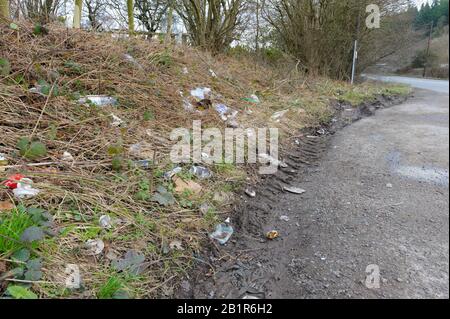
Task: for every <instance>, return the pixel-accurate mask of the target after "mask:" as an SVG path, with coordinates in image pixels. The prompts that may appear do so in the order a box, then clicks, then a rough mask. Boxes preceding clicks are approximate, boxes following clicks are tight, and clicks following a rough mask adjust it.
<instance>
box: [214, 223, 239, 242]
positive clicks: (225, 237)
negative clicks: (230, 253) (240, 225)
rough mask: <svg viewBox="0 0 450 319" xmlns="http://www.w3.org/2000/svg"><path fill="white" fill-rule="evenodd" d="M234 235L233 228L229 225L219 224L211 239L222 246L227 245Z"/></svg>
mask: <svg viewBox="0 0 450 319" xmlns="http://www.w3.org/2000/svg"><path fill="white" fill-rule="evenodd" d="M233 233H234V229H233V227H231V226H230V225H227V224H219V225H217V226H216V230H215V231H214V232H213V233H212V234H210V235H209V237H210V238H211V239H214V240H217V241H218V242H219V243H220V244H221V245H225V244H226V243H227V242H228V241H229V240H230V238H231V236H232V235H233Z"/></svg>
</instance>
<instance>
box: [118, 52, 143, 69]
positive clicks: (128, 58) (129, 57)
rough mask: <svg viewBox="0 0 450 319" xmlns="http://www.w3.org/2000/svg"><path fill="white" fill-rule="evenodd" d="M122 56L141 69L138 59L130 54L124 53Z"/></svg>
mask: <svg viewBox="0 0 450 319" xmlns="http://www.w3.org/2000/svg"><path fill="white" fill-rule="evenodd" d="M123 58H124V59H125V60H126V61H127V62H130V63H131V64H133V65H134V66H136V67H137V68H138V69H140V70H143V68H142V65H140V64H139V62H138V61H136V59H135V58H134V57H132V56H131V55H130V54H124V55H123Z"/></svg>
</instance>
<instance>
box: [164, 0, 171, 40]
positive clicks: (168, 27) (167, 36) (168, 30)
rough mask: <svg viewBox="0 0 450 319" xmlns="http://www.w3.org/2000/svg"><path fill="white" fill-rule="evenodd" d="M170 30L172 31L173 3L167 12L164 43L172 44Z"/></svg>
mask: <svg viewBox="0 0 450 319" xmlns="http://www.w3.org/2000/svg"><path fill="white" fill-rule="evenodd" d="M172 29H173V2H170V5H169V10H168V12H167V31H166V38H165V41H166V43H171V42H172Z"/></svg>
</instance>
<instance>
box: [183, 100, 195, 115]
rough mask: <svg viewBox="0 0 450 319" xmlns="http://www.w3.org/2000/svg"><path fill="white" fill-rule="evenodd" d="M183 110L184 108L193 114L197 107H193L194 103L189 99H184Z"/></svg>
mask: <svg viewBox="0 0 450 319" xmlns="http://www.w3.org/2000/svg"><path fill="white" fill-rule="evenodd" d="M183 108H184V110H185V111H186V112H193V111H194V110H195V107H194V106H193V105H192V103H191V102H190V101H189V100H188V99H186V98H184V99H183Z"/></svg>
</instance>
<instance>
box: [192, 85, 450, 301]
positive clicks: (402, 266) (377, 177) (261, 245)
mask: <svg viewBox="0 0 450 319" xmlns="http://www.w3.org/2000/svg"><path fill="white" fill-rule="evenodd" d="M408 81H409V80H408ZM423 82H424V80H421V81H420V85H422V83H423ZM426 86H429V87H433V89H434V91H426V90H417V91H416V93H415V97H413V98H411V99H409V100H408V101H407V102H406V103H403V104H401V105H397V106H393V107H391V108H387V109H382V110H379V111H377V113H376V114H375V115H374V116H371V117H367V118H364V119H362V120H360V121H358V122H355V123H354V124H352V125H350V126H348V127H346V128H344V129H342V130H341V131H339V132H337V133H336V135H335V136H334V137H333V138H332V139H331V145H330V146H329V147H328V148H327V151H325V153H324V155H323V157H322V159H321V160H320V161H319V163H318V166H317V167H311V168H310V169H308V170H307V171H306V172H305V173H304V174H302V175H300V177H297V178H295V180H294V181H293V182H292V184H293V186H296V187H300V188H302V189H304V190H306V193H305V194H303V195H294V194H290V193H280V194H278V195H276V196H271V197H270V200H269V199H267V200H266V198H265V196H266V195H262V194H267V191H266V190H265V189H260V190H258V191H257V194H261V195H260V196H261V198H258V196H257V197H256V198H255V199H253V201H254V202H255V204H254V206H256V207H258V208H257V209H255V210H243V211H242V212H240V215H241V216H243V219H244V220H249V221H250V222H251V223H248V224H246V225H245V229H246V230H248V232H246V233H244V234H242V235H241V236H240V238H238V240H236V244H235V245H236V247H237V248H232V247H230V248H229V253H230V254H232V255H239V256H245V257H241V258H239V259H238V262H236V261H235V260H234V259H233V260H231V261H230V264H225V265H224V266H223V267H221V269H218V270H217V272H216V275H215V279H214V281H213V282H210V281H207V282H206V283H202V282H203V278H201V277H199V279H198V282H199V287H198V288H196V293H195V294H194V295H195V296H197V297H220V298H242V296H243V295H245V294H246V292H247V293H248V292H249V291H253V292H254V293H256V296H264V297H266V298H312V299H318V298H368V299H370V298H449V95H448V93H438V92H439V91H441V90H442V87H441V85H440V84H436V82H434V81H431V82H429V83H428V82H427V84H426ZM263 211H267V212H268V213H267V215H263V214H262V215H261V216H258V215H257V214H258V212H263ZM253 215H254V216H253ZM282 216H283V217H282ZM280 217H282V218H280ZM249 226H251V229H250V228H249ZM252 229H254V232H250V231H251V230H252ZM270 229H275V230H277V231H279V234H280V237H279V238H278V239H277V240H274V241H267V240H262V238H261V237H258V235H257V234H258V233H260V234H263V233H264V232H265V231H267V230H270ZM253 234H255V235H253Z"/></svg>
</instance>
